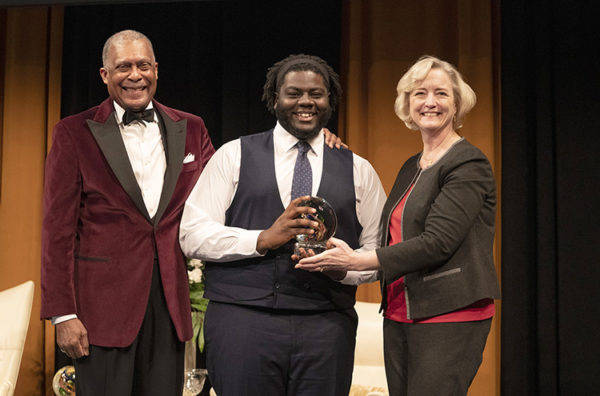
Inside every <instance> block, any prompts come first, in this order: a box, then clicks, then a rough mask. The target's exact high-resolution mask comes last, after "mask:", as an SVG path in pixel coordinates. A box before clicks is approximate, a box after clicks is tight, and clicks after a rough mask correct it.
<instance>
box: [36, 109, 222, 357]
mask: <svg viewBox="0 0 600 396" xmlns="http://www.w3.org/2000/svg"><path fill="white" fill-rule="evenodd" d="M112 103H113V102H112V100H110V99H107V100H105V101H104V102H102V103H101V104H100V105H99V106H96V107H93V108H91V109H89V110H86V111H84V112H82V113H80V114H77V115H74V116H70V117H67V118H65V119H63V120H62V121H60V122H59V123H58V124H57V125H56V127H55V128H54V135H53V144H52V149H51V151H50V153H49V154H48V158H47V160H46V175H45V186H44V221H43V227H42V278H41V282H42V308H41V317H42V318H50V317H52V316H59V315H65V314H72V313H75V314H77V316H78V317H79V319H80V320H81V321H82V322H83V324H84V326H85V327H86V329H87V331H88V337H89V342H90V344H93V345H98V346H107V347H125V346H128V345H130V344H131V343H132V342H133V340H134V339H135V337H136V335H137V333H138V331H139V329H140V326H141V323H142V319H143V317H144V313H145V310H146V306H147V302H148V296H149V293H150V281H151V277H152V268H153V262H154V258H155V255H157V256H158V262H159V266H160V275H161V280H162V285H163V290H164V293H165V297H166V301H167V306H168V309H169V313H170V315H171V319H172V321H173V324H174V326H175V329H176V331H177V335H178V337H179V339H180V340H181V341H185V340H187V339H190V338H191V336H192V325H191V314H190V302H189V290H188V278H187V271H186V265H185V259H184V256H183V253H182V252H181V250H180V247H179V240H178V234H179V222H180V219H181V215H182V211H183V205H184V203H185V200H186V198H187V197H188V195H189V193H190V191H191V189H192V187H193V186H194V184H195V183H196V180H197V179H198V177H199V176H200V172H201V171H202V169H203V168H204V165H205V164H206V162H207V161H208V160H209V158H210V157H211V156H212V154H213V153H214V148H213V146H212V144H211V141H210V138H209V136H208V133H207V131H206V127H205V126H204V122H203V121H202V119H201V118H200V117H197V116H194V115H192V114H188V113H184V112H182V111H178V110H174V109H171V108H168V107H165V106H163V105H161V104H160V103H158V102H156V101H154V102H153V103H154V108H155V109H157V111H158V112H159V114H160V117H159V118H162V121H163V125H164V131H163V132H164V133H163V136H164V139H163V142H164V143H165V154H166V158H167V169H166V171H165V177H164V185H163V190H162V195H161V198H160V203H159V206H158V210H157V213H156V215H155V216H154V218H153V219H151V218H150V216H149V215H148V212H147V210H146V207H145V205H144V201H143V198H142V194H141V191H140V188H139V185H138V183H137V181H136V179H135V176H134V174H133V170H132V168H131V164H130V162H129V157H128V156H127V151H126V149H125V145H124V143H123V139H122V138H121V133H120V131H119V127H118V125H117V121H116V118H115V116H114V108H113V104H112ZM190 154H191V155H193V157H194V160H193V161H190V157H191V156H190ZM186 156H188V159H187V160H186V163H184V158H185V157H186ZM155 252H156V253H155Z"/></svg>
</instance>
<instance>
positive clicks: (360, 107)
mask: <svg viewBox="0 0 600 396" xmlns="http://www.w3.org/2000/svg"><path fill="white" fill-rule="evenodd" d="M492 5H497V3H493V2H492V3H489V2H481V1H478V0H472V1H458V0H456V1H447V0H436V1H433V0H432V1H430V2H428V4H427V7H425V6H424V5H423V4H420V3H419V4H417V3H415V2H413V1H408V0H402V1H394V0H385V1H384V0H382V1H377V2H374V1H359V0H355V1H351V2H350V1H343V2H322V1H315V2H306V3H304V4H303V5H302V8H301V9H298V7H297V6H296V4H294V3H292V2H278V1H270V2H253V4H252V6H250V5H246V4H245V3H244V2H198V3H195V2H186V3H169V4H150V5H144V6H142V5H120V6H85V7H84V6H80V7H73V8H71V7H65V8H64V25H65V26H64V34H63V27H62V22H63V14H62V11H63V9H62V8H60V7H59V8H46V7H33V8H11V9H8V10H0V16H4V18H5V19H6V21H7V23H6V25H3V24H0V34H1V33H4V35H3V36H1V38H2V41H3V42H5V43H6V50H5V54H6V61H5V65H6V69H5V72H4V78H3V79H0V81H3V82H4V83H3V89H4V93H5V97H4V102H3V103H1V106H0V108H2V109H3V110H4V120H3V121H4V122H3V139H4V140H3V146H4V147H3V153H4V158H3V159H2V164H3V168H2V183H3V184H2V197H1V199H2V201H1V205H2V206H1V207H0V215H1V216H2V217H1V219H0V220H1V223H0V224H1V225H2V228H1V231H2V232H1V233H0V240H1V242H2V247H3V249H2V251H1V253H0V254H2V256H1V260H0V266H1V270H2V274H3V277H2V278H1V279H0V286H2V287H8V286H10V285H11V284H12V283H15V282H17V281H22V280H25V279H28V278H31V279H34V280H36V284H38V285H39V227H40V223H41V187H42V180H43V161H44V155H45V152H46V149H47V148H48V144H49V141H50V140H49V138H48V135H49V128H51V126H52V125H53V124H54V123H55V122H56V121H57V120H58V118H59V116H60V115H63V116H64V115H68V114H73V113H75V112H78V111H80V110H83V109H85V108H87V107H89V106H92V105H95V104H96V103H98V102H99V101H101V100H102V99H104V98H105V97H106V87H105V86H104V85H103V84H102V82H101V80H100V78H99V75H98V68H99V67H100V63H101V62H100V54H101V52H100V51H101V47H102V44H103V42H104V40H105V39H106V38H107V37H108V36H109V35H110V34H112V33H113V32H115V31H117V30H120V29H123V28H134V29H139V30H141V31H143V32H145V33H147V34H148V35H149V37H150V38H151V39H152V40H153V42H154V44H155V51H156V54H157V60H158V62H159V64H160V66H159V88H158V92H157V99H158V100H159V101H162V102H164V103H165V104H167V105H170V106H173V107H178V108H182V109H184V110H187V111H190V112H193V113H196V114H199V115H201V116H202V117H203V118H204V119H205V120H206V122H207V125H208V128H209V131H210V133H211V137H212V138H213V141H214V143H215V145H216V146H220V145H221V144H222V143H224V142H226V141H228V140H231V139H233V138H236V137H238V136H239V135H242V134H247V133H252V132H257V131H261V130H264V129H267V128H270V127H271V126H272V125H273V123H274V120H273V118H272V116H270V115H269V114H268V113H267V111H266V109H265V107H264V105H263V104H262V103H261V102H260V100H259V98H260V95H261V89H262V84H263V82H264V74H265V72H266V69H267V67H268V66H270V65H271V64H272V63H273V62H275V61H277V60H279V59H281V58H283V57H284V56H286V55H288V54H290V53H298V52H307V53H313V54H317V55H319V56H321V57H323V58H325V59H326V60H327V61H328V62H329V63H330V64H332V65H333V66H334V68H336V69H337V70H340V71H341V74H342V78H343V84H344V87H345V91H346V96H345V98H344V101H343V102H342V104H341V106H340V111H339V118H338V120H339V123H337V122H336V121H338V120H333V122H332V123H331V124H330V127H331V128H332V129H333V130H334V131H336V132H338V134H339V135H340V136H342V137H344V139H345V140H346V141H347V142H348V143H349V144H350V146H351V148H352V149H353V150H355V151H356V152H357V153H359V154H360V155H362V156H364V157H366V158H367V159H369V160H370V161H371V162H372V163H373V165H374V166H375V168H376V170H377V172H378V173H379V174H380V176H381V179H382V181H383V183H384V187H385V188H386V190H387V191H389V189H390V188H391V184H392V182H393V179H394V177H395V174H396V172H397V171H398V169H399V168H400V166H401V164H402V162H404V160H405V159H406V158H408V157H409V156H410V155H412V154H414V153H416V152H418V151H420V149H421V147H420V139H419V137H418V135H417V134H416V133H415V132H413V131H409V130H407V129H406V127H405V126H404V125H403V124H402V123H401V122H400V121H399V120H398V119H397V118H396V116H395V115H394V113H393V102H394V98H395V85H396V83H397V80H398V79H399V78H400V76H401V75H402V74H403V73H404V71H405V70H406V68H407V67H408V66H409V65H410V64H411V63H412V62H414V61H415V60H416V59H417V58H418V57H419V56H421V55H423V54H424V53H429V54H433V55H437V56H440V57H442V58H445V59H447V60H449V61H451V62H453V63H455V64H456V65H457V66H458V67H459V69H460V70H461V71H462V72H463V74H464V75H465V77H466V79H467V81H468V82H469V83H470V84H471V85H472V86H473V88H474V89H475V91H476V92H477V94H478V105H477V106H476V108H475V109H474V111H473V112H472V113H471V115H470V116H469V117H468V119H467V121H466V123H465V127H464V128H463V129H462V130H461V132H462V133H463V134H464V135H465V136H466V137H467V138H468V139H469V140H471V141H472V142H474V143H475V144H476V145H478V146H479V147H481V148H482V150H483V151H484V152H485V153H486V154H487V155H488V157H489V158H490V161H491V162H492V164H493V166H494V168H495V172H496V175H497V177H498V179H499V177H500V166H499V164H500V163H499V156H498V155H497V153H498V151H499V146H498V144H497V143H498V140H499V128H498V125H497V120H498V112H497V111H496V109H497V100H496V98H497V95H498V92H497V89H496V87H497V84H496V82H497V74H495V72H496V67H497V65H498V64H499V62H498V59H497V58H496V56H495V53H494V48H497V42H496V41H495V40H496V39H495V35H494V32H495V31H497V30H495V29H494V26H495V25H494V23H495V19H494V15H496V12H497V10H496V8H494V7H492ZM3 26H5V28H4V29H5V30H6V31H5V32H3V31H2V28H3ZM61 37H62V39H61ZM9 38H10V39H9ZM0 49H1V48H0ZM63 49H64V50H63ZM61 50H63V51H62V54H63V55H62V56H61ZM61 62H62V65H61ZM61 70H62V74H61V73H60V71H61ZM0 71H1V70H0ZM61 78H62V89H61V87H60V86H61V84H60V82H61ZM61 92H62V107H61V108H60V109H59V106H58V104H59V103H61V99H60V98H61V96H60V95H61ZM31 114H33V116H32V115H31ZM7 191H9V193H7ZM498 236H499V233H498ZM498 241H499V237H498ZM5 247H10V249H8V248H5ZM497 262H498V263H499V257H497ZM15 263H18V265H15ZM4 274H8V275H9V276H4ZM359 298H360V299H362V300H368V301H378V300H379V293H378V289H377V285H376V284H373V285H371V286H366V287H362V288H361V289H360V290H359ZM498 311H500V306H499V305H498ZM33 312H34V313H33V315H32V321H31V326H30V333H29V337H28V341H27V346H26V354H25V356H24V361H23V365H22V371H21V376H20V381H19V384H18V389H17V395H28V396H29V395H36V394H44V393H43V392H44V389H45V391H46V392H48V389H49V388H48V383H49V380H50V378H51V375H52V373H53V370H54V343H53V333H52V327H51V326H45V327H44V325H43V323H42V322H40V321H39V319H38V318H37V316H36V315H37V314H38V312H39V288H38V289H37V291H36V301H35V303H34V310H33ZM498 323H499V315H498V316H497V319H496V320H495V322H494V330H493V332H492V334H491V336H490V338H489V342H488V348H487V349H486V352H485V360H484V364H483V366H482V368H481V370H480V372H479V374H478V376H477V378H476V380H475V383H474V384H473V387H472V389H471V392H470V394H471V395H482V396H483V395H486V396H487V395H493V394H498V393H499V378H500V377H499V360H498V359H499V343H498V340H499V333H498V332H497V328H498ZM44 373H45V382H44V379H43V378H44ZM48 394H49V393H48Z"/></svg>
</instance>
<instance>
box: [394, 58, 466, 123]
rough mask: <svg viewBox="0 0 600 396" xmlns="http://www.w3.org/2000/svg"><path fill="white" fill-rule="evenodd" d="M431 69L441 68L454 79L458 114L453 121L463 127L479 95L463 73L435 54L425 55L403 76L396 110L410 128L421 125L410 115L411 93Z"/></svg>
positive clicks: (455, 103)
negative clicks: (463, 122) (464, 120)
mask: <svg viewBox="0 0 600 396" xmlns="http://www.w3.org/2000/svg"><path fill="white" fill-rule="evenodd" d="M431 69H441V70H443V71H445V72H446V74H448V76H449V77H450V81H452V90H453V94H454V101H455V102H454V105H455V106H456V115H455V117H454V119H453V121H452V126H453V128H454V130H456V129H458V128H460V127H462V120H463V119H464V117H465V115H466V114H467V113H468V112H469V111H471V109H472V108H473V106H475V102H476V101H477V97H476V96H475V92H473V89H471V87H470V86H469V85H468V84H467V83H466V82H465V81H464V80H463V78H462V76H461V74H460V73H459V72H458V70H456V68H455V67H454V66H452V65H451V64H450V63H448V62H445V61H443V60H441V59H438V58H436V57H434V56H430V55H424V56H422V57H421V58H419V60H418V61H417V62H416V63H415V64H414V65H412V66H411V67H410V69H408V71H407V72H406V73H405V74H404V75H403V76H402V78H401V79H400V81H398V85H397V87H396V91H397V92H398V96H397V97H396V102H395V104H394V111H395V112H396V115H397V116H398V118H400V119H401V120H402V121H404V123H405V124H406V126H407V127H408V128H410V129H414V130H418V129H419V127H418V126H417V124H415V122H414V121H413V119H412V118H411V116H410V106H409V97H410V93H411V92H412V91H413V89H414V88H415V87H416V86H417V84H419V83H421V82H422V81H423V80H425V78H426V77H427V74H429V72H430V71H431Z"/></svg>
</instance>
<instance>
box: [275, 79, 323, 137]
mask: <svg viewBox="0 0 600 396" xmlns="http://www.w3.org/2000/svg"><path fill="white" fill-rule="evenodd" d="M331 113H332V110H331V106H330V105H329V92H328V91H327V87H326V86H325V82H324V81H323V76H321V75H320V74H318V73H315V72H313V71H308V70H307V71H291V72H289V73H287V74H286V75H285V78H284V80H283V83H282V84H281V87H280V88H279V91H278V92H277V99H276V101H275V115H276V116H277V120H278V121H279V123H280V124H281V125H282V126H283V127H284V128H285V129H286V131H288V132H289V133H291V134H292V135H294V136H295V137H296V138H298V139H300V140H310V139H312V138H313V137H315V136H316V135H317V134H318V133H319V131H320V130H321V128H323V127H324V126H325V125H327V122H328V121H329V118H331Z"/></svg>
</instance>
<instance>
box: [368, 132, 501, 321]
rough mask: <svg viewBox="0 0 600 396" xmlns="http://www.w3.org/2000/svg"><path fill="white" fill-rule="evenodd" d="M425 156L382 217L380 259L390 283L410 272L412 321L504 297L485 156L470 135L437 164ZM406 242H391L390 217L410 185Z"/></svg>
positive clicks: (403, 178)
mask: <svg viewBox="0 0 600 396" xmlns="http://www.w3.org/2000/svg"><path fill="white" fill-rule="evenodd" d="M420 158H421V154H420V153H419V154H417V155H415V156H413V157H411V158H410V159H408V161H406V163H404V165H403V166H402V168H401V169H400V171H399V172H398V176H397V178H396V182H395V183H394V187H393V188H392V191H391V192H390V195H389V197H388V199H387V202H386V204H385V206H384V209H383V215H382V223H381V227H382V244H381V245H382V246H383V247H382V248H380V249H378V250H377V257H378V259H379V262H380V264H381V268H382V274H380V275H381V277H382V291H383V296H384V298H383V304H384V305H385V303H386V297H385V286H386V284H389V283H391V282H393V281H395V280H396V279H398V278H400V277H402V276H405V284H406V296H407V298H406V301H407V313H408V318H409V319H420V318H427V317H431V316H436V315H440V314H443V313H447V312H451V311H454V310H457V309H460V308H463V307H466V306H468V305H470V304H472V303H474V302H476V301H479V300H481V299H484V298H499V297H500V288H499V285H498V279H497V276H496V269H495V267H494V260H493V243H494V228H495V227H494V222H495V221H494V220H495V208H496V186H495V182H494V175H493V173H492V168H491V166H490V163H489V161H488V160H487V158H486V157H485V155H484V154H483V153H482V152H481V151H480V150H479V149H477V148H476V147H475V146H473V145H471V144H470V143H469V142H467V141H466V140H465V139H462V140H460V141H458V142H457V143H455V144H454V146H452V147H451V148H450V149H449V150H448V152H447V153H446V154H445V155H444V156H443V157H442V158H441V159H440V160H438V161H437V162H436V163H435V164H433V165H432V166H431V167H429V168H427V169H421V168H420V167H419V159H420ZM413 184H414V187H413V189H412V191H411V192H410V193H409V196H408V197H407V199H406V203H405V206H404V211H403V214H402V235H403V242H401V243H398V244H395V245H393V246H388V243H389V224H390V217H391V214H392V212H393V210H394V208H395V207H396V206H397V204H398V202H400V200H401V199H402V197H404V195H405V194H406V193H407V191H408V190H409V188H410V186H411V185H413Z"/></svg>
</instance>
